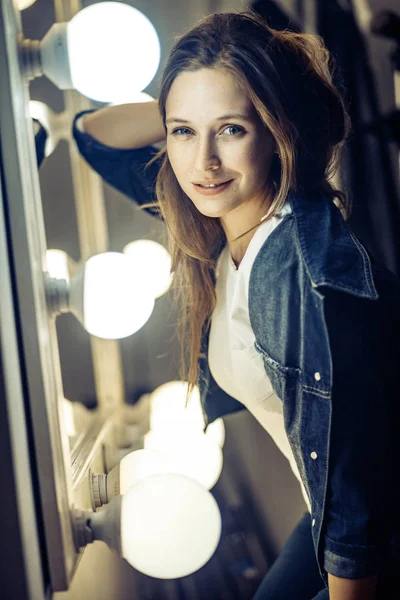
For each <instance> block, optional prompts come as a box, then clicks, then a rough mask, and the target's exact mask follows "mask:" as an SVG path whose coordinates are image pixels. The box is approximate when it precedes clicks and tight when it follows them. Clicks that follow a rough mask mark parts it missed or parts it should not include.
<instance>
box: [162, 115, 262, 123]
mask: <svg viewBox="0 0 400 600" xmlns="http://www.w3.org/2000/svg"><path fill="white" fill-rule="evenodd" d="M228 119H241V120H242V121H251V116H250V115H248V114H246V115H242V114H240V113H231V114H229V115H222V117H218V118H217V119H215V120H216V121H225V120H228ZM168 123H190V121H187V120H186V119H180V118H179V117H170V118H169V119H167V120H166V121H165V124H166V125H167V124H168Z"/></svg>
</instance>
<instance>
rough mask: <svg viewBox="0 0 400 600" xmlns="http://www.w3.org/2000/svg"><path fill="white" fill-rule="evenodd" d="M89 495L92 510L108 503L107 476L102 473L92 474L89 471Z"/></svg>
mask: <svg viewBox="0 0 400 600" xmlns="http://www.w3.org/2000/svg"><path fill="white" fill-rule="evenodd" d="M89 478H90V493H91V497H92V506H93V508H94V509H96V508H99V507H100V506H103V504H107V503H108V495H107V475H105V474H104V473H92V472H91V471H90V470H89Z"/></svg>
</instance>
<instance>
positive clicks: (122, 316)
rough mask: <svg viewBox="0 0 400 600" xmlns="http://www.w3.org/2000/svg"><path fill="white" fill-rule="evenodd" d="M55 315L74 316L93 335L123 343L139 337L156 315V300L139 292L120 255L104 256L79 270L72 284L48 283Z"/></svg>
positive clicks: (128, 267) (142, 291) (48, 292)
mask: <svg viewBox="0 0 400 600" xmlns="http://www.w3.org/2000/svg"><path fill="white" fill-rule="evenodd" d="M46 296H47V302H48V305H49V309H50V311H51V312H52V313H53V314H60V313H62V312H72V313H73V314H74V315H75V316H76V317H77V319H78V320H79V321H80V322H81V323H82V324H83V326H84V328H85V329H86V331H88V332H89V333H90V334H92V335H95V336H97V337H100V338H103V339H121V338H124V337H127V336H129V335H132V334H133V333H136V331H138V330H139V329H140V328H141V327H143V325H144V324H145V323H146V322H147V321H148V319H149V318H150V316H151V313H152V312H153V308H154V298H153V297H152V296H149V295H146V291H145V290H142V289H140V286H138V285H137V283H136V281H135V280H134V278H133V277H132V273H131V272H130V265H129V261H128V259H127V258H126V256H124V255H123V254H121V253H120V252H103V253H102V254H97V255H95V256H92V257H91V258H89V259H88V260H87V261H86V262H85V263H84V264H83V265H81V266H80V267H79V269H77V272H76V274H75V275H74V276H73V277H72V278H71V281H70V284H69V285H68V284H67V282H66V281H62V280H60V281H57V280H55V279H54V278H47V280H46Z"/></svg>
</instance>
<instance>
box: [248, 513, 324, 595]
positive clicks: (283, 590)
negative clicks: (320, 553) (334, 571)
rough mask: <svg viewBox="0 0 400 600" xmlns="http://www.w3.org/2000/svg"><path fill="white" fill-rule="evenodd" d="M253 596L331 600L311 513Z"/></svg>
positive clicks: (293, 532) (305, 516)
mask: <svg viewBox="0 0 400 600" xmlns="http://www.w3.org/2000/svg"><path fill="white" fill-rule="evenodd" d="M253 600H329V591H328V589H327V588H326V587H325V584H324V582H323V580H322V578H321V575H320V574H319V571H318V566H317V561H316V558H315V552H314V546H313V541H312V536H311V517H310V513H308V512H306V513H305V514H304V515H303V516H302V518H301V519H300V521H299V523H298V524H297V525H296V527H295V529H294V530H293V531H292V533H291V535H290V537H289V539H288V540H287V542H286V544H285V545H284V547H283V548H282V550H281V551H280V553H279V554H278V556H277V558H276V560H275V561H274V563H273V565H272V567H271V568H270V570H269V571H268V573H267V574H266V576H265V577H264V579H263V581H262V582H261V584H260V587H259V588H258V590H257V592H256V594H255V596H254V597H253Z"/></svg>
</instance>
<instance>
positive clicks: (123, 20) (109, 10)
mask: <svg viewBox="0 0 400 600" xmlns="http://www.w3.org/2000/svg"><path fill="white" fill-rule="evenodd" d="M67 32H68V33H67V35H68V38H67V39H68V56H69V65H70V70H71V79H72V85H73V87H74V88H75V89H76V90H78V91H79V92H80V93H81V94H83V95H84V96H88V97H89V98H92V99H94V100H98V101H100V102H113V101H118V99H120V98H129V97H132V96H134V95H135V94H136V93H138V92H141V91H142V90H144V89H145V88H146V87H147V86H148V85H149V83H150V82H151V81H152V79H153V78H154V76H155V74H156V72H157V69H158V65H159V62H160V54H161V51H160V42H159V38H158V35H157V32H156V30H155V28H154V26H153V24H152V23H151V21H150V20H149V19H148V18H147V17H146V16H145V15H144V14H143V13H142V12H140V11H139V10H138V9H136V8H134V7H133V6H130V5H128V4H125V3H123V2H99V3H96V4H92V5H90V6H87V7H86V8H84V9H83V10H81V11H79V12H78V13H77V14H76V15H75V16H74V17H73V19H71V21H70V22H69V23H68V30H67Z"/></svg>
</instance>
